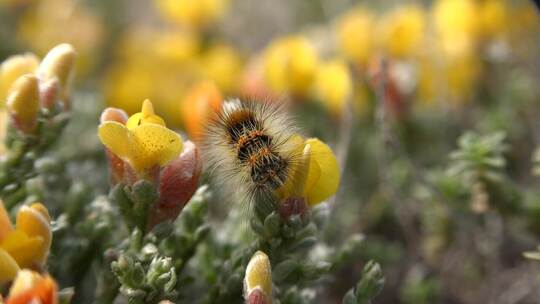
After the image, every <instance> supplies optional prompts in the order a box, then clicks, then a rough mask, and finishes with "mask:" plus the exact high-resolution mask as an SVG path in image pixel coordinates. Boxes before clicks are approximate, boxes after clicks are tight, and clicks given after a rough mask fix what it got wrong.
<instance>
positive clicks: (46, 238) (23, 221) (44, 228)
mask: <svg viewBox="0 0 540 304" xmlns="http://www.w3.org/2000/svg"><path fill="white" fill-rule="evenodd" d="M50 220H51V219H50V217H49V212H48V211H47V208H45V206H43V205H42V204H40V203H35V204H32V205H31V206H30V207H28V206H23V207H21V209H20V210H19V212H18V213H17V227H16V229H17V230H20V231H22V232H24V233H26V235H28V236H29V237H31V238H32V237H40V238H42V239H43V243H42V245H41V247H40V248H39V250H38V251H37V252H35V253H34V254H35V259H36V260H37V261H38V262H39V263H43V262H45V258H46V257H47V254H48V253H49V249H50V247H51V239H52V233H51V224H50Z"/></svg>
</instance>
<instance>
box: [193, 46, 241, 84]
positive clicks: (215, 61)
mask: <svg viewBox="0 0 540 304" xmlns="http://www.w3.org/2000/svg"><path fill="white" fill-rule="evenodd" d="M201 66H202V72H203V75H204V76H205V78H207V79H210V80H213V81H214V82H215V83H216V84H217V85H218V87H219V88H220V89H221V90H223V91H224V92H228V93H231V92H235V91H236V90H237V88H238V82H239V77H240V75H241V73H242V59H241V58H240V55H239V54H238V53H237V51H236V50H235V49H233V48H232V47H229V46H226V45H217V46H214V47H212V48H210V49H209V50H208V51H207V52H206V53H205V54H204V55H203V57H202V62H201Z"/></svg>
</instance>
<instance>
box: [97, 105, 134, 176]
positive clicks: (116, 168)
mask: <svg viewBox="0 0 540 304" xmlns="http://www.w3.org/2000/svg"><path fill="white" fill-rule="evenodd" d="M127 119H128V115H127V114H126V112H124V110H121V109H116V108H106V109H105V110H103V112H101V116H100V118H99V121H100V122H101V123H104V122H106V121H116V122H119V123H122V124H124V123H126V121H127ZM105 153H106V155H107V159H108V160H109V172H110V173H111V177H110V179H111V184H113V185H115V184H117V183H119V182H121V181H123V180H124V177H125V176H126V174H127V175H129V172H127V173H126V171H128V169H129V164H127V163H126V162H125V161H123V160H122V159H121V158H120V157H118V156H116V155H114V154H113V153H112V152H111V151H109V149H107V148H105Z"/></svg>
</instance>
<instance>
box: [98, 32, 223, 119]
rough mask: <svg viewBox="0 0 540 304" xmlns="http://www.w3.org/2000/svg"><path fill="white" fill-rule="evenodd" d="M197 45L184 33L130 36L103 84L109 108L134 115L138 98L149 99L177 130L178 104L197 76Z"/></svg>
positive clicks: (138, 106)
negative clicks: (146, 97)
mask: <svg viewBox="0 0 540 304" xmlns="http://www.w3.org/2000/svg"><path fill="white" fill-rule="evenodd" d="M199 44H200V43H199V41H198V39H197V37H196V35H193V34H189V33H187V32H185V31H165V32H163V31H157V30H154V29H148V28H141V29H135V30H133V31H132V32H130V33H129V35H128V36H127V37H125V38H124V39H122V41H121V42H120V43H119V48H118V52H119V57H120V58H119V60H118V61H117V62H115V63H114V64H113V66H112V67H111V69H110V70H109V72H108V75H107V77H106V78H105V79H104V81H103V85H104V86H105V88H104V89H105V91H106V95H107V104H108V106H112V107H116V108H121V109H124V110H125V111H126V112H127V113H128V114H133V113H136V112H138V111H139V110H140V101H139V98H140V96H150V97H151V98H152V102H153V104H154V107H155V110H156V113H160V115H162V117H163V118H164V119H165V120H166V121H167V123H168V124H171V125H172V126H179V125H180V124H181V117H182V116H181V114H180V113H179V111H178V101H179V100H181V99H182V98H183V97H184V94H185V91H186V90H187V88H188V87H189V85H190V84H191V83H192V82H193V80H194V79H198V77H199V74H200V71H199V66H200V64H199V62H198V61H197V59H198V57H197V55H198V53H199V48H200V45H199ZM229 77H231V76H229Z"/></svg>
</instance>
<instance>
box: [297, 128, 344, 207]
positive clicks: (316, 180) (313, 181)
mask: <svg viewBox="0 0 540 304" xmlns="http://www.w3.org/2000/svg"><path fill="white" fill-rule="evenodd" d="M306 145H310V148H311V161H310V165H309V168H310V169H309V172H308V177H307V181H306V186H305V188H304V189H305V193H306V197H307V199H308V203H309V205H311V206H314V205H316V204H318V203H320V202H322V201H323V200H325V199H327V198H329V197H330V196H332V195H334V194H335V193H336V192H337V189H338V186H339V179H340V176H339V166H338V162H337V159H336V156H335V155H334V153H333V152H332V150H331V149H330V147H328V145H326V144H325V143H323V142H322V141H320V140H319V139H317V138H310V139H308V140H306ZM317 167H318V168H319V169H320V171H319V172H318V170H317Z"/></svg>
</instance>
